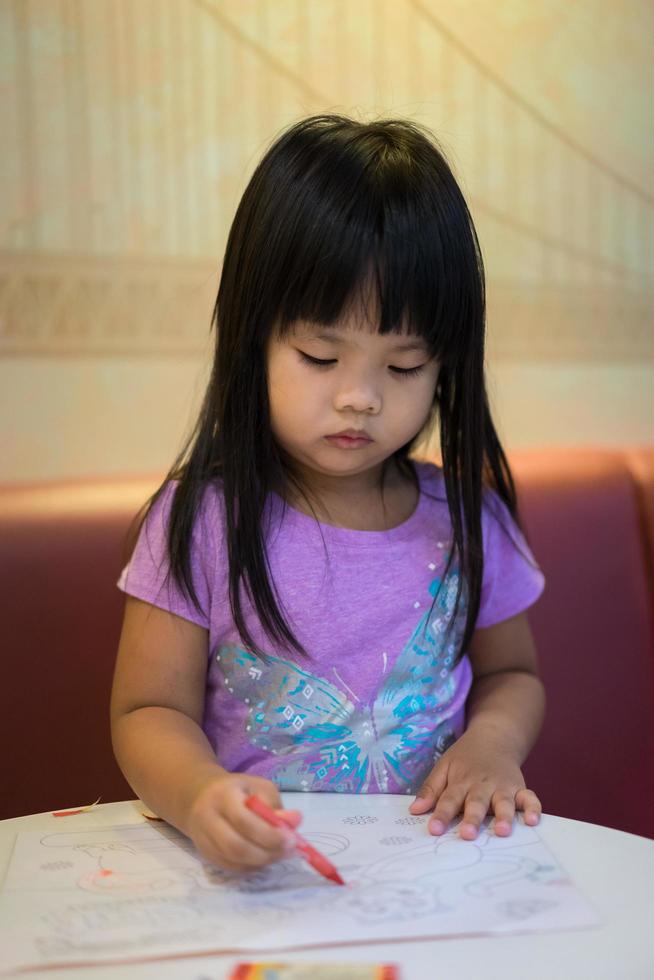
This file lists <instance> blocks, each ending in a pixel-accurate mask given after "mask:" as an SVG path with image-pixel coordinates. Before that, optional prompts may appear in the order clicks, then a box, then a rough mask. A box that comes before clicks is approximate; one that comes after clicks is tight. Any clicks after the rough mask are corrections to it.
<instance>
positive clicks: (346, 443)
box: [325, 436, 372, 449]
mask: <svg viewBox="0 0 654 980" xmlns="http://www.w3.org/2000/svg"><path fill="white" fill-rule="evenodd" d="M325 439H327V440H328V441H329V442H331V443H332V445H334V446H339V448H341V449H361V448H362V447H363V446H368V445H369V444H370V443H371V442H372V439H370V438H368V437H365V436H364V437H363V438H357V439H353V438H352V436H325Z"/></svg>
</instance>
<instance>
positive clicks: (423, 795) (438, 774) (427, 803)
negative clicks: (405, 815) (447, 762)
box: [409, 766, 447, 814]
mask: <svg viewBox="0 0 654 980" xmlns="http://www.w3.org/2000/svg"><path fill="white" fill-rule="evenodd" d="M446 783H447V768H446V767H445V766H441V767H438V766H436V768H435V769H432V771H431V772H430V773H429V776H428V777H427V779H425V781H424V783H423V784H422V786H421V787H420V789H419V790H418V792H417V793H416V798H415V800H414V801H413V803H412V804H411V806H410V807H409V812H410V813H414V814H420V813H426V812H427V810H431V808H432V807H433V806H434V804H435V803H436V801H437V800H438V798H439V796H440V795H441V793H442V792H443V790H444V789H445V784H446Z"/></svg>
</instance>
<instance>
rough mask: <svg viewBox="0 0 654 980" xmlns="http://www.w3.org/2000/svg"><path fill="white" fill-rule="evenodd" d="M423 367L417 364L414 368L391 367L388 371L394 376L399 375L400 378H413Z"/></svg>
mask: <svg viewBox="0 0 654 980" xmlns="http://www.w3.org/2000/svg"><path fill="white" fill-rule="evenodd" d="M424 366H425V365H424V364H418V365H417V367H414V368H396V367H392V366H391V367H390V368H389V370H390V371H392V372H393V373H394V374H399V375H400V377H403V378H415V376H416V375H417V374H420V372H421V371H422V370H423V368H424Z"/></svg>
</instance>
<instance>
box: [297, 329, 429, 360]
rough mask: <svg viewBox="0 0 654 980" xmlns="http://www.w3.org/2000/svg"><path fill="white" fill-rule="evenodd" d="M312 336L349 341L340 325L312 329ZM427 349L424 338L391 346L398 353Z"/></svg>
mask: <svg viewBox="0 0 654 980" xmlns="http://www.w3.org/2000/svg"><path fill="white" fill-rule="evenodd" d="M310 336H311V339H312V340H313V339H315V340H329V341H332V342H333V341H338V342H340V343H344V344H347V343H349V342H348V341H347V340H345V338H344V337H343V336H342V335H341V331H340V330H339V329H338V327H329V328H323V329H322V330H319V331H313V330H312V331H310ZM426 350H427V344H426V343H425V341H424V340H413V341H409V342H408V343H406V344H396V345H395V346H394V347H391V349H390V353H392V354H397V353H402V352H404V351H421V352H424V351H426Z"/></svg>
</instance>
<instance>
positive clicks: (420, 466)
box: [411, 457, 447, 500]
mask: <svg viewBox="0 0 654 980" xmlns="http://www.w3.org/2000/svg"><path fill="white" fill-rule="evenodd" d="M411 462H412V464H413V468H414V470H415V472H416V476H417V477H418V482H419V483H420V491H421V493H423V492H424V493H426V494H428V495H429V496H433V497H435V499H437V500H447V497H446V494H445V481H444V479H443V467H442V466H439V465H438V463H436V462H434V461H433V460H430V459H422V458H420V457H415V458H414V457H411Z"/></svg>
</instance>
